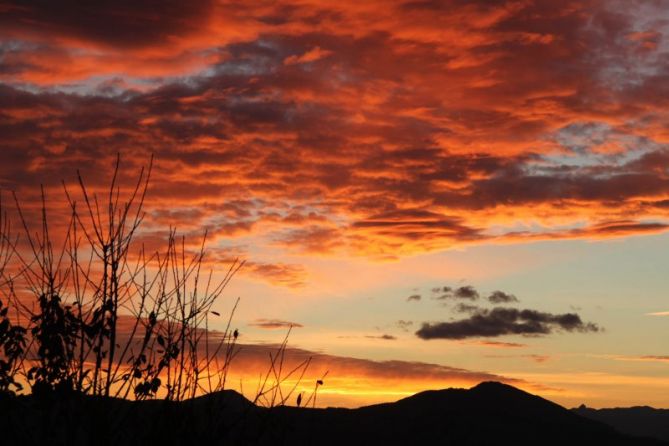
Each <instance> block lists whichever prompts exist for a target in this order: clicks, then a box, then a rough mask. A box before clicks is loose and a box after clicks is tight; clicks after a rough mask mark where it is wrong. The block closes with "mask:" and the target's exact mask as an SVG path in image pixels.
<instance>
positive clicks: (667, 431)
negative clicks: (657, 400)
mask: <svg viewBox="0 0 669 446" xmlns="http://www.w3.org/2000/svg"><path fill="white" fill-rule="evenodd" d="M572 410H573V411H574V413H577V414H578V415H581V416H583V417H586V418H590V419H591V420H597V421H601V422H602V423H606V424H608V425H610V426H613V427H614V428H616V429H617V430H618V431H619V432H623V433H626V434H629V435H647V436H650V437H654V438H659V439H662V440H664V441H667V442H669V409H654V408H652V407H648V406H637V407H626V408H615V409H591V408H589V407H585V406H581V407H579V408H577V409H572Z"/></svg>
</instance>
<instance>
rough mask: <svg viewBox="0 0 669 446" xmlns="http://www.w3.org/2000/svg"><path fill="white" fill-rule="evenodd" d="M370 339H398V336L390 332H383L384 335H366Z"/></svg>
mask: <svg viewBox="0 0 669 446" xmlns="http://www.w3.org/2000/svg"><path fill="white" fill-rule="evenodd" d="M365 337H366V338H368V339H381V340H383V341H396V340H397V337H396V336H393V335H389V334H382V335H367V336H365Z"/></svg>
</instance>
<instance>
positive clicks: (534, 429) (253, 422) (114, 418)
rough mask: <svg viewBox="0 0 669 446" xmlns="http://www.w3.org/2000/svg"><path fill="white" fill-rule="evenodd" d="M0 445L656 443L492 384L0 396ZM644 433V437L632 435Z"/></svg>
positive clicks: (658, 443) (657, 442)
mask: <svg viewBox="0 0 669 446" xmlns="http://www.w3.org/2000/svg"><path fill="white" fill-rule="evenodd" d="M0 411H1V413H2V414H3V416H2V418H1V419H0V432H1V435H2V436H1V437H0V443H3V444H24V445H30V444H35V445H47V444H48V445H59V444H62V445H79V444H81V445H84V444H101V445H102V444H110V445H111V444H114V445H140V444H141V445H145V444H160V445H171V444H195V443H197V442H207V444H221V445H227V444H232V445H246V444H249V445H395V444H409V445H414V444H421V445H422V444H427V445H431V444H440V445H441V444H452V445H499V444H513V445H538V444H541V445H600V444H605V445H662V444H667V443H664V442H662V441H661V440H658V439H651V438H642V437H640V436H630V435H626V434H623V433H619V432H618V431H616V430H615V429H614V428H612V427H611V426H608V425H606V424H604V423H602V422H600V421H596V420H592V419H589V418H587V417H583V416H581V415H579V414H578V413H576V412H574V411H570V410H568V409H565V408H563V407H561V406H559V405H557V404H555V403H552V402H550V401H548V400H545V399H543V398H540V397H538V396H535V395H531V394H529V393H526V392H524V391H521V390H519V389H516V388H514V387H512V386H509V385H505V384H500V383H496V382H486V383H482V384H479V385H478V386H476V387H473V388H472V389H469V390H466V389H446V390H435V391H427V392H422V393H418V394H416V395H413V396H411V397H408V398H404V399H402V400H399V401H397V402H394V403H384V404H376V405H372V406H366V407H361V408H358V409H343V408H326V409H312V408H304V407H302V408H298V407H288V406H280V407H274V408H271V409H266V408H261V407H258V406H255V405H254V404H252V403H251V402H250V401H248V400H247V399H245V398H244V397H243V396H241V395H239V394H238V393H236V392H234V391H225V392H217V393H214V394H210V395H207V396H203V397H199V398H194V399H191V400H187V401H184V402H165V401H139V402H138V401H128V400H120V399H111V398H99V397H90V396H84V395H73V396H69V397H53V398H42V399H39V400H38V399H36V398H34V397H31V396H24V397H4V398H2V399H0ZM635 433H636V434H646V435H647V433H646V432H635Z"/></svg>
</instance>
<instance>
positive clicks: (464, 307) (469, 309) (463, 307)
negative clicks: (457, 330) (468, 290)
mask: <svg viewBox="0 0 669 446" xmlns="http://www.w3.org/2000/svg"><path fill="white" fill-rule="evenodd" d="M478 310H480V307H479V306H478V305H471V304H466V303H463V302H459V303H458V304H456V305H455V306H454V307H453V311H455V312H456V313H476V312H477V311H478Z"/></svg>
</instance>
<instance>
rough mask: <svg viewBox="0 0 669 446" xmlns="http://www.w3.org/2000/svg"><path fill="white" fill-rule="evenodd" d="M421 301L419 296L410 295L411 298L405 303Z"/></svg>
mask: <svg viewBox="0 0 669 446" xmlns="http://www.w3.org/2000/svg"><path fill="white" fill-rule="evenodd" d="M421 299H422V297H421V295H420V294H412V295H411V296H409V297H407V302H411V301H412V300H414V301H419V300H421Z"/></svg>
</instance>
